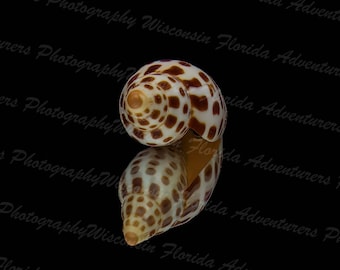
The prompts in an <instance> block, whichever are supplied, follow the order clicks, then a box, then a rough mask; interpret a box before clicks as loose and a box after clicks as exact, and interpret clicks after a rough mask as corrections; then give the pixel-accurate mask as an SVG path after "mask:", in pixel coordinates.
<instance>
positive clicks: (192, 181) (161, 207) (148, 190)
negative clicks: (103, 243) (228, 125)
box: [118, 131, 223, 246]
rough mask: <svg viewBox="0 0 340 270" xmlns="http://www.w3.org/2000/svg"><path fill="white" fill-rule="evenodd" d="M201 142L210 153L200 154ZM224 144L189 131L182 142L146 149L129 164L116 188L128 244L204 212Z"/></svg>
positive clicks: (163, 230)
mask: <svg viewBox="0 0 340 270" xmlns="http://www.w3.org/2000/svg"><path fill="white" fill-rule="evenodd" d="M202 142H205V145H206V149H208V150H209V151H201V150H202V149H200V147H198V146H199V145H201V144H202ZM222 145H223V143H222V138H220V139H218V140H216V141H215V142H206V141H205V140H204V139H202V138H201V137H198V136H197V135H195V134H194V133H193V132H192V131H189V132H188V133H187V134H185V136H184V137H183V138H182V140H181V141H179V142H178V143H176V144H172V145H168V146H163V147H148V148H146V149H144V150H142V151H140V152H139V153H138V154H137V155H136V156H135V157H134V158H133V159H132V160H131V162H130V163H129V164H128V166H127V167H126V169H125V170H124V171H123V173H122V175H121V178H120V181H119V189H118V194H119V200H120V202H121V215H122V220H123V229H122V230H123V234H124V238H125V241H126V243H127V244H128V245H130V246H135V245H138V244H140V243H141V242H144V241H146V240H149V239H150V238H152V237H154V236H156V235H159V234H162V233H165V232H167V231H169V230H170V229H172V228H175V227H177V226H180V225H183V224H185V223H187V222H189V221H190V220H192V219H193V218H194V217H196V216H197V215H198V214H199V213H200V212H201V211H202V210H203V209H204V207H205V205H206V204H207V202H208V200H209V199H210V197H211V195H212V193H213V190H214V188H215V186H216V183H217V180H218V177H219V175H220V171H221V167H222V157H223V154H222V151H223V148H222ZM207 153H208V154H207Z"/></svg>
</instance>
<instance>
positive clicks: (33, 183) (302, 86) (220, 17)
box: [0, 0, 340, 270]
mask: <svg viewBox="0 0 340 270" xmlns="http://www.w3.org/2000/svg"><path fill="white" fill-rule="evenodd" d="M46 2H47V1H46V0H41V1H37V2H35V1H25V2H24V1H21V2H20V1H11V6H10V7H9V6H4V4H3V3H1V5H0V29H1V30H0V41H9V42H11V43H18V44H22V45H25V46H27V47H28V46H30V47H31V53H30V55H23V54H18V53H12V52H9V51H6V50H4V49H1V50H0V67H1V75H0V78H1V86H0V89H1V96H5V97H8V98H11V100H17V103H18V106H17V107H15V108H12V107H10V106H6V105H5V104H1V105H0V116H1V118H0V120H1V122H0V134H1V135H0V138H1V140H0V153H4V156H3V159H2V160H0V164H1V168H2V169H1V173H0V196H1V199H0V201H1V202H11V203H12V204H13V205H15V206H19V205H22V209H21V211H22V212H26V213H28V212H32V211H34V212H35V214H36V215H38V216H39V217H46V218H51V219H53V220H61V221H63V222H66V221H69V222H71V223H75V222H76V221H78V220H82V222H83V223H82V224H84V225H87V224H97V225H98V226H99V227H103V228H106V229H107V230H109V231H111V232H112V234H113V235H114V236H115V237H119V236H121V235H122V233H121V224H122V221H121V216H120V203H119V200H118V193H117V190H116V189H115V188H114V187H111V188H107V187H105V186H99V185H97V186H94V187H91V185H90V184H89V183H87V182H85V181H74V182H71V181H70V178H68V177H66V176H61V175H56V176H55V177H53V178H49V174H48V173H46V172H43V171H39V170H37V169H32V168H29V167H27V166H24V164H23V163H22V162H21V163H19V162H18V163H13V164H10V161H11V158H12V156H13V150H15V149H22V150H25V151H27V153H36V156H35V158H36V159H37V160H44V159H47V160H48V161H49V162H51V163H53V164H60V165H63V166H65V167H67V168H74V169H80V168H82V169H83V170H88V169H90V168H92V167H93V168H95V171H96V172H97V173H99V172H101V171H109V172H110V173H111V174H112V175H116V176H119V175H120V174H121V173H122V172H123V170H124V169H125V167H126V166H127V165H128V163H129V162H130V160H131V159H132V158H133V157H134V156H135V155H136V154H137V153H138V152H139V151H140V150H142V149H144V147H143V146H142V145H140V144H138V143H137V142H135V141H133V139H131V138H129V137H128V135H127V134H126V133H125V134H120V133H119V132H110V133H108V134H104V131H103V130H101V129H99V128H91V127H89V128H88V129H86V130H85V129H84V127H83V126H82V125H80V124H77V123H72V122H70V123H68V124H66V125H62V121H61V120H58V119H55V118H54V119H52V118H51V117H47V116H44V115H41V114H39V113H36V112H35V111H34V110H28V111H26V112H23V108H24V106H25V103H26V99H27V97H35V98H38V99H39V100H40V101H41V102H43V101H45V100H47V101H48V105H46V106H47V107H51V108H55V107H61V108H62V110H64V111H65V112H72V113H74V114H79V115H82V116H88V117H92V116H96V117H97V119H99V118H101V117H103V116H105V115H106V116H107V119H106V122H107V123H113V122H114V121H115V120H116V119H119V114H118V98H119V94H120V91H121V89H122V88H123V85H124V83H125V82H126V80H127V79H128V78H123V79H121V80H117V78H115V77H110V76H107V75H102V76H99V77H97V73H95V72H91V71H87V70H82V71H80V72H75V68H73V67H70V66H65V65H63V64H58V63H55V62H53V61H50V60H49V59H48V57H44V58H40V59H36V55H37V52H38V51H39V49H38V48H39V46H41V45H42V44H47V45H49V46H52V47H53V49H54V50H57V49H58V48H61V51H60V55H71V54H73V55H74V57H75V58H77V59H80V60H87V61H91V62H93V63H98V64H102V65H104V64H109V65H110V66H111V67H113V66H114V65H116V64H117V63H120V69H121V70H123V71H124V70H126V69H127V68H128V67H135V68H139V67H141V66H143V65H144V64H146V63H148V62H151V61H153V60H157V59H162V58H167V59H183V60H185V61H188V62H190V63H192V64H195V65H197V66H199V67H201V68H202V69H203V70H205V71H206V72H207V73H208V74H210V75H211V76H212V77H213V78H214V79H215V81H216V82H217V84H218V85H219V86H220V88H221V90H222V93H223V95H224V96H225V97H228V98H229V100H231V99H232V98H235V99H236V100H242V99H244V98H247V102H253V108H254V109H253V110H252V111H249V110H246V109H245V108H244V107H243V108H242V107H240V106H237V105H235V103H233V104H232V103H230V104H228V103H227V105H228V112H229V114H228V125H227V129H226V131H225V133H224V147H225V151H226V152H229V151H231V150H233V149H235V150H234V153H235V154H239V155H240V160H241V162H240V163H235V162H233V161H231V160H228V159H225V160H224V162H223V168H222V172H221V175H220V178H219V181H218V184H217V186H216V189H215V191H214V194H213V196H212V198H211V205H213V204H219V208H218V209H222V207H225V208H227V209H228V214H227V215H221V214H217V213H213V212H212V211H203V212H202V213H201V214H200V215H199V216H197V217H196V218H195V219H194V220H192V221H191V222H190V223H188V224H185V225H183V226H181V227H178V228H175V229H172V230H170V231H168V232H166V233H164V234H162V235H159V236H157V237H154V238H152V239H151V240H149V241H148V242H147V245H149V246H154V252H148V251H143V250H140V249H136V248H132V247H127V246H123V245H121V244H113V243H106V242H104V241H100V240H95V239H93V238H87V237H84V238H83V239H80V240H78V239H77V235H75V234H72V233H68V232H63V233H62V234H60V235H59V234H58V232H57V231H56V230H54V229H52V228H47V227H44V228H42V229H40V230H36V226H35V225H33V224H29V223H26V222H23V221H19V220H16V219H13V218H11V217H10V215H9V214H1V215H0V257H5V258H7V259H8V261H9V260H13V263H12V264H13V265H17V266H21V267H28V266H30V267H31V269H35V268H37V267H40V268H41V269H120V268H121V267H122V266H121V265H122V263H123V266H124V268H126V269H130V268H132V267H133V265H134V264H135V263H136V262H137V263H138V267H142V268H144V267H145V268H149V269H158V268H159V267H165V266H168V267H171V268H173V267H176V266H180V267H182V266H183V267H186V268H187V269H209V268H207V267H205V266H200V265H197V264H195V263H191V262H186V261H185V260H183V259H179V258H178V257H176V256H173V255H168V256H165V251H166V250H167V249H166V248H165V246H163V245H167V244H169V243H173V244H176V245H177V246H178V247H181V250H182V251H183V252H186V253H189V254H193V255H195V254H196V253H199V254H200V256H201V257H203V256H205V255H207V254H208V259H213V260H214V265H215V267H214V268H213V269H218V268H219V267H220V266H221V265H223V263H226V264H227V263H228V262H231V261H233V260H238V261H237V265H236V266H239V267H240V268H239V269H243V270H245V269H249V270H251V269H254V270H256V269H338V268H339V266H340V264H339V261H338V258H337V255H338V250H339V245H340V243H336V239H332V240H327V241H323V239H324V236H325V233H326V231H325V229H326V228H327V227H335V228H338V229H339V230H340V222H339V192H340V188H339V189H336V187H337V184H338V181H339V180H340V179H339V178H338V176H339V170H338V165H339V134H338V133H337V132H335V131H331V130H324V129H322V128H318V127H312V126H308V125H303V124H299V123H295V122H293V121H289V120H284V119H279V118H276V117H273V116H267V115H265V114H264V113H263V112H262V113H257V111H258V110H259V109H261V107H262V106H266V105H269V104H271V103H273V102H278V104H279V105H278V106H277V108H280V107H282V106H286V109H285V110H286V111H288V112H295V113H297V114H299V115H308V114H312V115H313V117H315V118H319V119H323V120H325V121H330V122H335V123H337V124H338V125H339V124H340V119H339V105H338V100H339V99H338V98H337V92H338V89H337V87H338V83H339V78H338V77H336V76H334V75H327V74H322V73H320V72H316V71H311V70H306V69H304V68H302V67H294V66H292V65H289V64H283V63H282V61H281V62H280V61H276V62H273V61H272V59H274V58H275V57H276V56H277V55H278V54H282V53H285V52H287V51H289V50H294V55H298V54H299V53H301V55H302V58H304V59H307V60H311V61H313V62H315V63H324V62H328V64H329V65H332V66H335V67H340V59H339V45H340V43H339V41H338V38H337V36H338V33H339V29H340V22H339V21H332V20H330V19H326V18H320V17H318V16H317V15H314V16H313V15H310V14H304V13H302V12H298V11H295V10H293V8H291V9H285V6H288V5H289V1H285V2H284V1H282V3H283V6H281V7H276V6H274V5H270V4H268V3H264V2H260V1H228V2H227V3H224V4H223V5H222V4H221V3H219V2H218V3H217V1H216V2H215V3H213V2H207V3H204V4H195V5H193V4H189V7H184V6H183V4H182V3H180V4H178V3H175V2H174V3H171V2H160V3H158V4H155V5H151V4H150V5H149V4H143V5H144V6H142V7H137V6H134V5H133V4H132V3H126V4H123V3H119V4H116V3H110V1H86V2H84V4H86V5H88V6H89V7H90V6H93V7H97V8H101V9H103V10H110V11H112V12H115V11H119V12H120V13H123V12H124V11H126V10H130V13H129V16H130V17H133V18H136V24H135V25H134V26H133V27H131V28H130V29H127V26H126V24H122V23H119V22H116V23H115V22H112V23H110V24H107V22H106V21H105V20H104V19H101V18H96V17H95V16H94V17H92V18H90V19H88V20H86V19H85V15H83V14H80V13H75V12H73V11H68V10H66V9H63V8H60V7H59V6H58V4H50V5H49V6H46ZM319 2H320V1H319ZM306 4H307V2H306ZM315 6H318V7H320V8H325V9H327V10H337V9H339V8H340V7H339V6H338V7H336V6H326V4H325V3H323V2H320V3H316V4H315ZM144 15H151V16H153V17H155V18H159V19H160V20H162V21H163V22H164V23H165V24H169V25H171V26H174V27H177V28H181V29H185V30H188V31H193V32H194V31H197V32H198V33H201V32H204V33H205V35H207V36H210V37H211V39H210V41H211V42H210V43H209V44H202V43H199V42H196V41H191V40H185V39H183V38H180V37H174V36H169V35H166V34H162V33H157V32H156V31H149V30H147V29H143V27H142V26H143V23H144V22H145V21H144V20H142V17H143V16H144ZM220 34H228V35H232V36H233V37H235V38H236V39H237V42H239V43H241V44H248V45H251V44H254V47H256V46H257V47H259V46H261V45H262V44H263V45H264V48H266V49H267V50H269V51H270V59H263V58H261V57H256V56H252V55H247V54H244V53H241V52H239V51H232V50H229V49H227V48H226V47H224V48H221V49H219V50H216V47H217V46H218V44H219V41H220V40H219V39H218V36H219V35H220ZM247 102H246V103H247ZM259 155H264V159H263V161H265V160H268V159H269V158H272V159H273V163H275V164H282V165H283V166H285V167H295V166H299V167H300V168H301V169H303V170H306V171H309V172H312V173H317V174H321V175H323V176H325V177H327V176H329V177H330V184H329V185H324V184H319V183H311V182H310V181H308V180H306V179H298V178H295V177H289V176H285V175H281V174H277V173H274V172H269V171H266V170H264V169H260V168H254V167H253V166H250V165H248V166H244V165H243V164H244V163H245V162H247V160H248V159H249V158H254V157H257V156H259ZM246 207H252V209H253V210H252V211H253V212H255V211H256V210H259V211H260V212H261V215H262V216H264V217H269V218H272V219H282V218H285V219H286V220H287V221H288V222H290V223H295V224H298V225H301V226H306V227H309V228H313V229H317V237H315V238H312V237H308V236H305V235H298V234H297V233H293V232H286V231H282V230H279V229H275V228H270V227H265V226H263V225H261V224H254V223H251V222H249V221H246V220H240V218H237V217H235V218H231V216H233V214H235V211H239V210H242V209H244V208H246ZM339 237H340V235H339ZM339 241H340V240H339ZM162 256H165V257H164V258H162ZM0 263H1V261H0ZM244 264H245V266H244V267H243V268H241V266H242V265H244ZM224 269H228V268H227V267H226V268H224ZM230 269H232V268H230ZM234 269H238V268H234Z"/></svg>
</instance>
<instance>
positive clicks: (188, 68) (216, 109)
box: [119, 60, 227, 146]
mask: <svg viewBox="0 0 340 270" xmlns="http://www.w3.org/2000/svg"><path fill="white" fill-rule="evenodd" d="M119 113H120V118H121V121H122V123H123V125H124V127H125V129H126V130H127V133H128V134H129V135H130V136H131V137H133V138H135V139H136V140H137V141H139V142H140V143H142V144H144V145H148V146H164V145H169V144H172V143H174V142H176V141H179V140H180V139H181V138H182V137H183V136H184V135H185V134H186V133H187V132H188V130H189V129H191V130H193V131H195V133H197V134H198V135H199V136H201V137H202V138H203V139H205V140H207V141H209V142H212V141H216V140H218V139H219V138H220V137H221V136H222V135H223V132H224V130H225V127H226V123H227V107H226V104H225V101H224V99H223V97H222V94H221V90H220V88H219V87H218V86H217V84H216V83H215V82H214V80H213V79H212V78H211V77H210V76H209V75H208V74H206V73H205V72H204V71H202V70H201V69H200V68H198V67H196V66H194V65H192V64H190V63H188V62H185V61H180V60H158V61H154V62H152V63H149V64H147V65H144V66H143V67H141V68H140V69H139V70H138V71H137V72H136V73H135V74H134V75H132V76H131V77H130V79H129V80H128V81H127V83H126V84H125V85H124V87H123V90H122V92H121V95H120V101H119Z"/></svg>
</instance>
